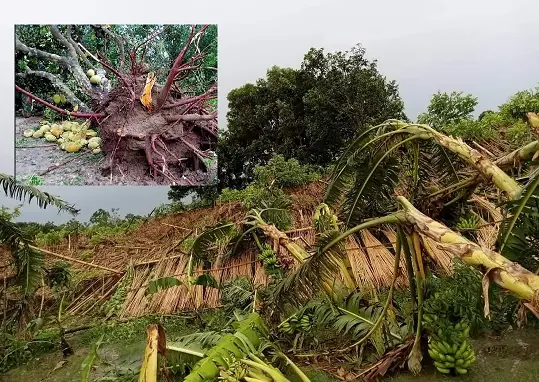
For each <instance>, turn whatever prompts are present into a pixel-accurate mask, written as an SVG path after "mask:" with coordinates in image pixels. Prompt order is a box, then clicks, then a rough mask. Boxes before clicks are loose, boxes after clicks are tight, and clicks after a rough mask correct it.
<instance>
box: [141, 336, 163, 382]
mask: <svg viewBox="0 0 539 382" xmlns="http://www.w3.org/2000/svg"><path fill="white" fill-rule="evenodd" d="M158 341H159V330H158V328H157V325H150V326H148V329H147V339H146V348H145V349H144V360H143V361H142V367H141V368H140V375H139V379H138V381H139V382H157V344H158Z"/></svg>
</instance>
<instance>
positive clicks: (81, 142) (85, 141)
mask: <svg viewBox="0 0 539 382" xmlns="http://www.w3.org/2000/svg"><path fill="white" fill-rule="evenodd" d="M79 142H80V144H81V145H83V146H86V145H87V144H88V141H87V140H86V139H81V140H80V141H79Z"/></svg>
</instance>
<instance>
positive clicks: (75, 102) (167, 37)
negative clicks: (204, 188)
mask: <svg viewBox="0 0 539 382" xmlns="http://www.w3.org/2000/svg"><path fill="white" fill-rule="evenodd" d="M216 38H217V28H216V26H215V25H204V26H197V25H192V26H189V25H178V26H171V25H168V26H141V25H136V26H121V25H112V26H110V25H83V26H79V25H66V26H57V25H48V26H42V25H38V26H35V25H32V26H30V25H24V26H18V27H17V30H16V35H15V50H16V59H17V73H16V84H15V87H16V90H17V91H18V92H19V93H22V95H23V97H24V100H27V101H31V102H32V103H34V104H40V105H44V106H45V108H49V109H52V110H54V111H55V112H57V113H59V114H62V115H64V116H67V117H69V118H84V119H89V120H91V121H92V123H93V124H95V125H96V126H97V129H98V130H99V133H100V135H101V138H102V140H103V143H102V149H103V152H104V153H105V154H106V156H105V160H104V162H103V165H102V170H103V175H104V176H110V175H111V174H112V175H114V176H116V175H120V176H128V177H130V178H132V179H136V180H137V181H139V182H140V183H142V182H141V181H142V180H146V178H149V177H152V178H153V182H154V183H157V184H172V185H200V184H208V183H211V182H212V181H213V177H214V176H215V175H216V160H215V154H214V151H215V150H216V145H217V112H216V110H215V109H216V108H215V107H214V105H215V98H216V93H217V84H216V80H217V73H216V43H217V42H216V41H217V40H216ZM32 45H35V46H32ZM92 72H93V73H92ZM95 77H98V78H95ZM159 81H162V82H163V84H162V85H161V84H159V83H158V82H159ZM52 91H54V92H56V93H60V94H62V95H63V96H64V97H65V102H64V103H63V104H61V105H55V104H53V102H52V101H48V99H50V96H51V94H52V93H51V92H52ZM67 105H71V107H72V108H73V111H68V110H67V107H66V106H67Z"/></svg>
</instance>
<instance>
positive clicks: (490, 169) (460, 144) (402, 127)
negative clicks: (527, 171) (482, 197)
mask: <svg viewBox="0 0 539 382" xmlns="http://www.w3.org/2000/svg"><path fill="white" fill-rule="evenodd" d="M384 125H386V126H392V127H394V128H395V129H396V130H398V131H401V132H403V133H409V134H412V135H415V136H417V137H418V138H420V139H432V140H434V141H436V142H437V143H438V144H439V145H440V146H442V147H444V148H445V149H447V150H449V151H451V152H453V153H455V154H457V155H458V156H459V157H460V158H461V159H462V160H464V161H465V162H467V163H469V164H470V165H472V166H473V167H474V168H475V169H476V170H477V171H479V173H480V174H481V175H483V177H485V178H486V179H490V180H492V182H493V183H494V184H495V185H496V187H498V188H499V189H500V190H501V191H503V192H504V193H505V194H506V195H507V197H508V198H509V199H515V198H516V197H518V195H519V194H520V192H521V190H522V188H521V187H520V185H519V184H518V183H517V182H516V180H514V179H513V178H512V177H510V176H509V175H507V174H506V173H505V172H504V171H503V170H502V169H501V168H500V167H498V166H497V165H496V164H494V163H493V162H492V161H491V160H490V159H488V158H487V157H485V156H484V155H483V154H481V153H480V152H479V151H478V150H476V149H474V148H472V147H470V146H468V145H467V144H466V143H465V142H464V141H463V140H461V139H456V138H453V137H449V136H447V135H445V134H442V133H440V132H438V131H436V130H434V129H433V128H432V127H430V126H428V125H423V124H408V123H406V122H402V121H395V120H390V121H387V122H386V123H384Z"/></svg>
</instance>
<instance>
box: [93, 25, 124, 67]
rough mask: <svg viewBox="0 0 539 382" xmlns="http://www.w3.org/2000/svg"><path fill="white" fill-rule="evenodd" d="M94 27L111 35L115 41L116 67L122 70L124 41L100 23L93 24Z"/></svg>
mask: <svg viewBox="0 0 539 382" xmlns="http://www.w3.org/2000/svg"><path fill="white" fill-rule="evenodd" d="M94 27H96V28H99V29H100V30H101V31H103V33H105V34H106V35H107V36H109V37H111V38H112V39H113V40H114V42H115V43H116V46H117V47H118V67H119V69H120V70H122V69H123V67H124V61H125V50H124V42H123V41H122V38H121V37H120V36H118V35H117V34H116V33H114V32H112V31H111V30H110V29H108V28H105V27H103V26H102V25H94Z"/></svg>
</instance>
